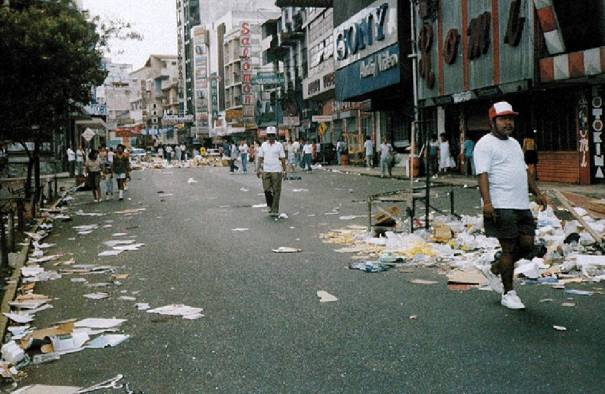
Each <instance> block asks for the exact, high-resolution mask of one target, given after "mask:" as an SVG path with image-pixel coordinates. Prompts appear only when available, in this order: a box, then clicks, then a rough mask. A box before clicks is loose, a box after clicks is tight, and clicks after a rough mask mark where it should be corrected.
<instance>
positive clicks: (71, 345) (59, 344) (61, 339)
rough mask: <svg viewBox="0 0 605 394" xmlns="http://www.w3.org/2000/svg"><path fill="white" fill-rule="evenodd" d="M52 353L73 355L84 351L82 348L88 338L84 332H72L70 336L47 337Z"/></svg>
mask: <svg viewBox="0 0 605 394" xmlns="http://www.w3.org/2000/svg"><path fill="white" fill-rule="evenodd" d="M49 339H50V342H51V343H52V345H53V351H54V352H55V353H58V354H66V353H74V352H79V351H81V350H84V348H83V347H82V346H84V344H85V343H86V342H88V340H89V339H90V337H89V336H88V333H87V332H85V331H78V330H74V332H73V333H72V334H71V335H57V336H51V337H49Z"/></svg>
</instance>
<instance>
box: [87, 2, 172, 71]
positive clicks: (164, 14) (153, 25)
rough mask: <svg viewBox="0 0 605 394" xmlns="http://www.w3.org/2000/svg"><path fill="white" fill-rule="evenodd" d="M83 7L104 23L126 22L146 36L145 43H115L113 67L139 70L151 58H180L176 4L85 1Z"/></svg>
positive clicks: (112, 49)
mask: <svg viewBox="0 0 605 394" xmlns="http://www.w3.org/2000/svg"><path fill="white" fill-rule="evenodd" d="M83 6H84V9H85V10H88V11H89V12H90V13H91V15H98V16H100V17H101V18H103V19H113V18H121V19H124V20H126V21H128V22H130V23H131V24H132V27H133V29H134V30H136V31H137V32H139V33H141V34H143V37H144V38H143V41H132V40H130V41H119V40H114V41H112V42H111V43H110V49H111V53H110V54H109V57H110V58H111V60H112V61H113V62H114V63H127V64H132V65H133V67H134V69H135V70H136V69H138V68H140V67H143V65H144V64H145V62H146V61H147V58H148V57H149V55H150V54H161V55H176V54H177V48H176V42H177V31H176V0H84V1H83Z"/></svg>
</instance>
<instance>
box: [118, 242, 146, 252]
mask: <svg viewBox="0 0 605 394" xmlns="http://www.w3.org/2000/svg"><path fill="white" fill-rule="evenodd" d="M143 246H145V244H143V243H139V244H132V245H118V246H114V247H113V249H114V250H118V251H121V252H125V251H130V252H132V251H136V250H139V248H142V247H143Z"/></svg>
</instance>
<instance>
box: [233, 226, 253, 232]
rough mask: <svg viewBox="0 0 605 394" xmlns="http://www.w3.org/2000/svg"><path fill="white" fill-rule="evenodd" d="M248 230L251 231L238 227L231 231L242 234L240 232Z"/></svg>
mask: <svg viewBox="0 0 605 394" xmlns="http://www.w3.org/2000/svg"><path fill="white" fill-rule="evenodd" d="M248 230H249V229H248V228H245V227H241V228H240V227H238V228H234V229H232V230H231V231H238V232H240V231H248Z"/></svg>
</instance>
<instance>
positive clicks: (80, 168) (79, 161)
mask: <svg viewBox="0 0 605 394" xmlns="http://www.w3.org/2000/svg"><path fill="white" fill-rule="evenodd" d="M85 155H86V154H85V153H84V147H82V146H80V147H79V148H78V149H76V175H83V174H84V157H85Z"/></svg>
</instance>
